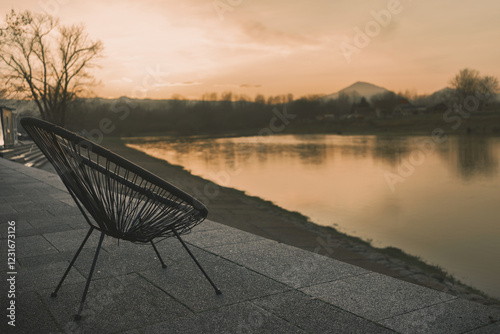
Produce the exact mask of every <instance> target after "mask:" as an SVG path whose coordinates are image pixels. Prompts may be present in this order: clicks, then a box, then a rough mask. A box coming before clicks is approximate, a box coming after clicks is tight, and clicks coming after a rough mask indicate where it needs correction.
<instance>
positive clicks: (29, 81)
mask: <svg viewBox="0 0 500 334" xmlns="http://www.w3.org/2000/svg"><path fill="white" fill-rule="evenodd" d="M0 45H1V47H0V70H1V72H2V75H3V76H4V78H5V79H6V81H7V89H8V90H9V92H11V93H15V94H17V95H21V96H22V97H23V98H32V99H33V100H34V101H35V103H36V105H37V107H38V109H39V111H40V114H41V116H42V118H43V119H46V120H49V121H51V122H54V123H56V124H59V125H64V122H65V117H66V110H67V107H68V104H69V103H70V102H71V101H73V100H74V99H75V98H76V97H77V96H78V95H80V94H81V93H83V92H84V91H85V90H87V89H88V88H89V87H90V85H92V84H93V83H94V78H93V77H92V75H90V73H89V72H88V69H90V68H92V67H94V66H95V64H94V61H95V60H96V59H97V58H98V57H100V56H102V52H103V45H102V42H101V41H91V40H89V38H88V36H87V34H86V33H85V28H84V26H83V25H71V26H64V25H60V24H59V20H58V19H56V18H54V17H53V16H51V15H48V14H44V13H32V12H30V11H25V12H21V13H17V12H15V11H14V10H12V11H11V12H10V13H9V14H7V15H6V19H5V25H4V26H3V27H2V28H1V33H0Z"/></svg>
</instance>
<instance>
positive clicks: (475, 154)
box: [455, 136, 498, 180]
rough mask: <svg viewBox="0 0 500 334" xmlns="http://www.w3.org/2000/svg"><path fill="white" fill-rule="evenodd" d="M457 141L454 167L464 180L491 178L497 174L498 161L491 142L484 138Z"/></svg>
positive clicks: (469, 137)
mask: <svg viewBox="0 0 500 334" xmlns="http://www.w3.org/2000/svg"><path fill="white" fill-rule="evenodd" d="M455 140H456V141H457V149H456V166H457V169H458V172H459V174H460V176H461V177H462V178H463V179H464V180H471V179H472V178H474V177H482V176H486V177H492V176H494V175H495V174H497V172H498V160H497V157H496V156H495V154H494V150H493V140H492V139H491V138H486V137H471V136H464V137H459V138H458V139H455Z"/></svg>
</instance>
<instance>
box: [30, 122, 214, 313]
mask: <svg viewBox="0 0 500 334" xmlns="http://www.w3.org/2000/svg"><path fill="white" fill-rule="evenodd" d="M21 124H22V126H23V127H24V129H25V130H26V132H27V133H28V134H29V135H30V136H31V138H32V139H33V141H34V142H35V143H36V145H37V146H38V147H39V148H40V150H41V151H42V152H43V153H44V155H45V156H46V157H47V159H48V160H49V162H50V163H51V164H52V165H53V166H54V169H55V170H56V172H57V174H58V175H59V177H60V178H61V180H62V182H63V183H64V185H65V186H66V188H67V189H68V192H69V193H70V195H71V197H72V198H73V200H74V201H75V203H76V205H77V206H78V208H79V209H80V211H81V213H82V215H83V216H84V218H85V220H86V221H87V223H88V224H89V225H90V229H89V231H88V233H87V235H86V237H85V238H84V240H83V241H82V243H81V245H80V247H79V248H78V250H77V251H76V253H75V255H74V257H73V259H72V260H71V262H70V264H69V266H68V268H67V269H66V271H65V272H64V274H63V276H62V278H61V280H60V282H59V284H58V285H57V287H56V289H55V290H54V292H52V294H51V297H54V298H55V297H57V292H58V291H59V289H60V288H61V286H62V284H63V282H64V280H65V279H66V276H67V275H68V273H69V271H70V270H71V268H72V267H73V265H74V263H75V261H76V259H77V258H78V256H79V255H80V252H81V251H82V249H83V247H84V246H85V244H86V242H87V241H88V239H89V238H90V236H91V234H92V232H93V231H94V230H98V231H100V232H101V235H100V239H99V243H98V245H97V248H96V251H95V255H94V260H93V262H92V265H91V267H90V271H89V275H88V277H87V282H86V285H85V289H84V291H83V295H82V299H81V301H80V305H79V308H78V313H77V314H76V315H75V316H74V319H75V320H80V319H81V313H82V310H83V306H84V304H85V299H86V297H87V292H88V289H89V286H90V281H91V280H92V275H93V273H94V269H95V266H96V263H97V259H98V257H99V251H100V249H101V246H102V241H103V239H104V236H105V235H108V236H110V237H113V238H117V239H122V240H128V241H131V242H133V243H140V244H147V243H149V244H151V245H152V246H153V249H154V251H155V253H156V255H157V256H158V259H159V260H160V262H161V265H162V267H163V268H166V267H167V266H166V264H165V262H164V261H163V259H162V257H161V255H160V252H159V251H158V249H157V248H156V246H155V243H154V242H153V239H157V238H161V240H163V239H165V238H168V237H175V238H177V239H178V240H179V241H180V243H181V244H182V246H183V247H184V249H186V251H187V252H188V254H189V255H190V257H191V258H192V259H193V261H194V262H195V263H196V265H197V266H198V268H199V269H200V270H201V272H202V273H203V275H204V276H205V278H206V279H207V280H208V282H209V283H210V284H211V285H212V287H213V288H214V289H215V292H216V294H221V293H222V292H221V290H220V289H219V288H217V286H216V285H215V284H214V282H213V281H212V280H211V279H210V277H209V276H208V274H207V273H206V272H205V270H204V269H203V267H202V266H201V264H200V263H199V262H198V260H197V259H196V257H195V256H194V255H193V253H192V252H191V251H190V250H189V248H188V247H187V245H186V243H185V242H184V240H182V238H181V235H183V234H186V233H189V232H190V231H191V229H192V228H193V227H194V226H196V225H198V224H200V223H201V222H202V221H203V220H205V218H206V217H207V215H208V210H207V208H206V207H205V206H204V205H203V204H202V203H201V202H200V201H198V200H197V199H195V198H194V197H192V196H191V195H189V194H187V193H185V192H184V191H182V190H180V189H178V188H177V187H175V186H173V185H171V184H170V183H168V182H167V181H165V180H163V179H161V178H160V177H158V176H156V175H154V174H152V173H150V172H149V171H147V170H145V169H143V168H142V167H139V166H138V165H136V164H134V163H132V162H131V161H129V160H127V159H125V158H123V157H121V156H119V155H117V154H115V153H113V152H111V151H109V150H107V149H106V148H104V147H102V146H100V145H98V144H96V143H93V142H91V141H89V140H87V139H86V138H84V137H82V136H80V135H78V134H76V133H74V132H71V131H68V130H66V129H64V128H62V127H59V126H56V125H54V124H52V123H50V122H47V121H43V120H40V119H37V118H33V117H25V118H23V119H21ZM91 218H92V219H91ZM161 240H160V241H161Z"/></svg>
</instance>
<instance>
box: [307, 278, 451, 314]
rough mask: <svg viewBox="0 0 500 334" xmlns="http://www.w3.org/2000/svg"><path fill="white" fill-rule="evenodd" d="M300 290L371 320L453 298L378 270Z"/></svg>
mask: <svg viewBox="0 0 500 334" xmlns="http://www.w3.org/2000/svg"><path fill="white" fill-rule="evenodd" d="M301 291H303V292H305V293H307V294H309V295H311V296H313V297H316V298H319V299H321V300H324V301H326V302H328V303H331V304H334V305H337V306H339V307H340V308H342V309H344V310H347V311H349V312H352V313H353V314H356V315H359V316H361V317H363V318H365V319H369V320H372V321H380V320H382V319H385V318H389V317H394V316H396V315H400V314H404V313H408V312H411V311H415V310H418V309H421V308H424V307H429V306H432V305H435V304H438V303H441V302H444V301H448V300H453V299H456V297H455V296H452V295H449V294H446V293H443V292H438V291H435V290H431V289H428V288H425V287H422V286H419V285H415V284H412V283H408V282H405V281H400V280H398V279H394V278H392V277H389V276H385V275H381V274H378V273H368V274H364V275H359V276H354V277H348V278H345V279H340V280H337V281H333V282H329V283H324V284H319V285H316V286H311V287H308V288H304V289H301Z"/></svg>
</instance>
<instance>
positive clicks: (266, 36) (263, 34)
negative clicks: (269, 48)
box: [241, 21, 321, 47]
mask: <svg viewBox="0 0 500 334" xmlns="http://www.w3.org/2000/svg"><path fill="white" fill-rule="evenodd" d="M241 29H242V32H243V33H244V34H245V35H246V36H247V37H248V38H249V39H251V40H252V41H254V42H258V43H261V44H266V45H285V46H294V47H296V46H316V45H319V44H321V41H319V40H318V39H316V38H315V37H312V36H310V35H304V34H298V33H293V32H284V31H279V30H275V29H271V28H269V27H266V26H265V25H264V24H262V23H261V22H256V21H249V22H246V23H243V24H242V26H241Z"/></svg>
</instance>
